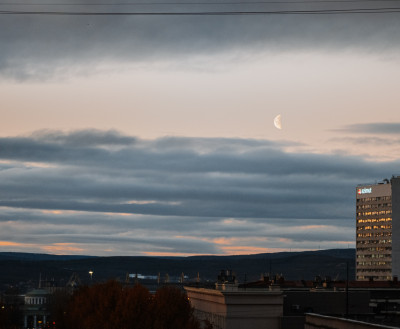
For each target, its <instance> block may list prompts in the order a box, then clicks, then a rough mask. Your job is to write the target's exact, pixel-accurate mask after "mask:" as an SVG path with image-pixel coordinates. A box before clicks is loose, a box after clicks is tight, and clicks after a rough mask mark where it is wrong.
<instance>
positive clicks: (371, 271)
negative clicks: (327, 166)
mask: <svg viewBox="0 0 400 329" xmlns="http://www.w3.org/2000/svg"><path fill="white" fill-rule="evenodd" d="M399 234H400V176H396V177H395V176H393V177H392V178H391V179H390V180H389V179H384V180H383V181H382V182H379V183H376V184H368V185H359V186H357V189H356V280H361V281H365V280H375V281H381V280H393V279H397V277H398V276H399V274H400V235H399Z"/></svg>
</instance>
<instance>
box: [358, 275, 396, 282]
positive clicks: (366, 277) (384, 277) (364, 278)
mask: <svg viewBox="0 0 400 329" xmlns="http://www.w3.org/2000/svg"><path fill="white" fill-rule="evenodd" d="M371 277H373V278H374V279H375V280H377V281H386V280H392V277H391V276H365V275H357V280H369V279H370V278H371Z"/></svg>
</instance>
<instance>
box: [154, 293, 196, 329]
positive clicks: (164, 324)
mask: <svg viewBox="0 0 400 329" xmlns="http://www.w3.org/2000/svg"><path fill="white" fill-rule="evenodd" d="M153 311H154V325H153V329H176V328H179V329H198V328H199V323H198V321H197V320H196V319H195V317H194V315H193V308H192V307H191V305H190V302H189V300H188V298H187V296H186V294H185V293H183V292H182V291H181V290H180V289H178V288H177V287H174V286H164V287H162V288H160V289H158V290H157V292H156V294H155V296H154V310H153Z"/></svg>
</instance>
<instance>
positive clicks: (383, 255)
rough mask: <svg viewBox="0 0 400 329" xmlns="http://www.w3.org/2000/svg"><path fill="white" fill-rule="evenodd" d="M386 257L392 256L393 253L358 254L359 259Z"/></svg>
mask: <svg viewBox="0 0 400 329" xmlns="http://www.w3.org/2000/svg"><path fill="white" fill-rule="evenodd" d="M385 257H391V255H385V254H366V255H357V258H358V259H365V258H366V259H369V258H385Z"/></svg>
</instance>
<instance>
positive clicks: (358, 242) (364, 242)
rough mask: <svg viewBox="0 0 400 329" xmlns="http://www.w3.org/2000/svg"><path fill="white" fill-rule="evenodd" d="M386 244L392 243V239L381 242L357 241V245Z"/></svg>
mask: <svg viewBox="0 0 400 329" xmlns="http://www.w3.org/2000/svg"><path fill="white" fill-rule="evenodd" d="M378 243H379V244H388V243H392V239H382V240H379V239H378V240H365V241H357V244H378Z"/></svg>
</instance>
